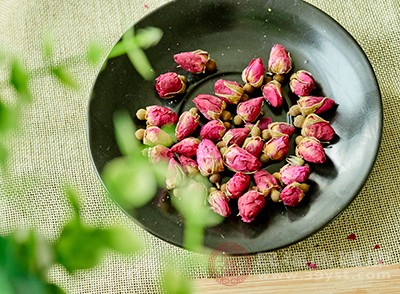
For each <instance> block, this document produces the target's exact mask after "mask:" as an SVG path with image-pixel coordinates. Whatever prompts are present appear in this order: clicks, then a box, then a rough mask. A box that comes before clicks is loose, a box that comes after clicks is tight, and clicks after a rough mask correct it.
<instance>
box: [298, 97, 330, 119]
mask: <svg viewBox="0 0 400 294" xmlns="http://www.w3.org/2000/svg"><path fill="white" fill-rule="evenodd" d="M297 104H298V105H299V106H300V111H301V114H302V115H304V116H307V115H308V114H310V113H316V114H320V113H322V112H325V111H327V110H329V109H330V108H331V107H332V106H333V105H334V104H335V101H334V100H332V99H331V98H328V97H320V96H304V97H300V99H299V100H297Z"/></svg>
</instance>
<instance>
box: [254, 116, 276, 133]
mask: <svg viewBox="0 0 400 294" xmlns="http://www.w3.org/2000/svg"><path fill="white" fill-rule="evenodd" d="M271 123H272V118H270V117H262V118H260V119H259V120H258V123H257V124H256V125H257V126H258V127H259V128H260V130H261V131H263V130H266V129H268V126H269V124H271Z"/></svg>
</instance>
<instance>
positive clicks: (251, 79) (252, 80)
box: [242, 58, 265, 88]
mask: <svg viewBox="0 0 400 294" xmlns="http://www.w3.org/2000/svg"><path fill="white" fill-rule="evenodd" d="M264 74H265V67H264V64H263V61H262V59H261V58H254V59H253V60H251V61H250V63H249V65H248V66H247V67H246V68H245V69H244V70H243V72H242V80H243V82H245V83H248V84H250V85H251V86H253V87H254V88H259V87H261V85H262V83H263V81H264Z"/></svg>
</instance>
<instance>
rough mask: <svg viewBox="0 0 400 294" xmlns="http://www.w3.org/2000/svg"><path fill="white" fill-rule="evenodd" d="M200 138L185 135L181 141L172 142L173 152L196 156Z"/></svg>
mask: <svg viewBox="0 0 400 294" xmlns="http://www.w3.org/2000/svg"><path fill="white" fill-rule="evenodd" d="M199 144H200V140H199V139H197V138H194V137H187V138H185V139H183V140H182V141H180V142H178V143H176V144H174V145H173V146H172V147H171V151H172V152H173V153H176V154H179V155H184V156H187V157H194V156H196V152H197V148H198V147H199Z"/></svg>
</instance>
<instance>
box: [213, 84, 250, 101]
mask: <svg viewBox="0 0 400 294" xmlns="http://www.w3.org/2000/svg"><path fill="white" fill-rule="evenodd" d="M214 93H215V95H216V96H218V97H219V98H221V99H223V100H224V101H225V102H226V103H228V104H238V103H239V101H240V98H242V95H243V93H244V90H243V87H242V86H241V85H240V84H239V83H238V82H235V81H228V80H222V79H219V80H217V81H216V82H215V84H214Z"/></svg>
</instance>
